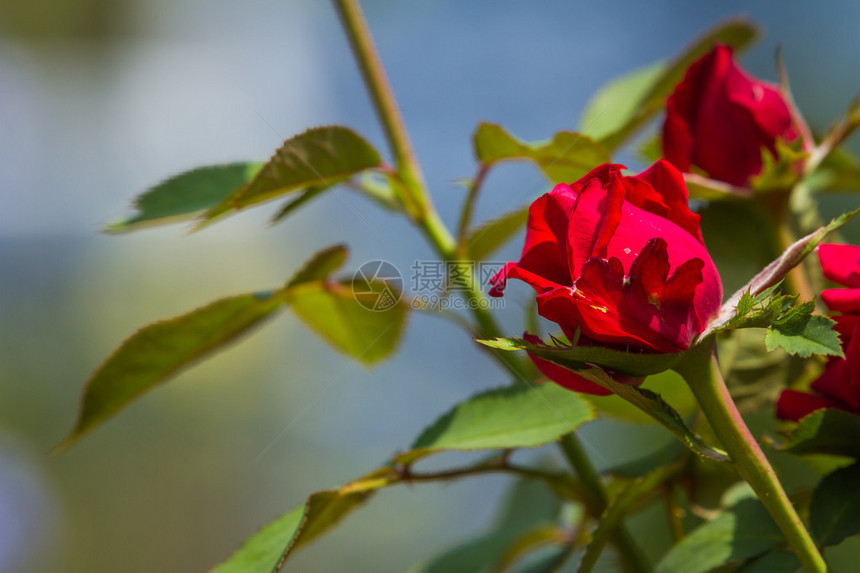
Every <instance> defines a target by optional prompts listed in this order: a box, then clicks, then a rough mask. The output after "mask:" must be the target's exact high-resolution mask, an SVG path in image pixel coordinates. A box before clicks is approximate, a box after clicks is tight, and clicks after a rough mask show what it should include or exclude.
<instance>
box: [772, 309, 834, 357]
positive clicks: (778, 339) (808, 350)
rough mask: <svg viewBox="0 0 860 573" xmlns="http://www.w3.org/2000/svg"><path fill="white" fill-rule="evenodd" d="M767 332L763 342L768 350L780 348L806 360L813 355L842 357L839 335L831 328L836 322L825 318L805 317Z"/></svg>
mask: <svg viewBox="0 0 860 573" xmlns="http://www.w3.org/2000/svg"><path fill="white" fill-rule="evenodd" d="M793 318H795V320H793V321H791V322H787V323H783V324H780V323H779V322H776V323H774V325H773V326H772V327H771V328H769V329H768V330H767V334H765V337H764V342H765V345H766V346H767V349H768V350H773V349H775V348H782V349H783V350H785V351H786V352H788V353H789V354H796V355H797V356H800V357H802V358H808V357H810V356H812V355H813V354H823V355H826V356H839V357H844V356H845V355H844V354H843V353H842V345H841V343H840V341H839V335H838V334H837V332H836V331H835V330H833V326H834V325H835V324H836V322H835V321H834V320H833V319H831V318H828V317H826V316H820V315H806V316H803V317H793Z"/></svg>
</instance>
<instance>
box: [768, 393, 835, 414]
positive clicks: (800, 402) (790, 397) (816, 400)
mask: <svg viewBox="0 0 860 573" xmlns="http://www.w3.org/2000/svg"><path fill="white" fill-rule="evenodd" d="M837 407H839V406H838V404H837V403H836V402H834V401H833V400H831V399H829V398H825V397H823V396H815V395H814V394H807V393H806V392H798V391H796V390H783V391H782V394H780V396H779V400H777V402H776V416H777V418H780V419H782V420H794V421H797V420H800V419H801V418H803V417H804V416H806V415H809V414H811V413H813V412H814V411H816V410H820V409H822V408H837ZM843 409H844V408H843Z"/></svg>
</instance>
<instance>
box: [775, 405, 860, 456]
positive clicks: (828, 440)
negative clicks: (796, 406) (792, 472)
mask: <svg viewBox="0 0 860 573" xmlns="http://www.w3.org/2000/svg"><path fill="white" fill-rule="evenodd" d="M782 449H784V450H785V451H787V452H791V453H793V454H830V455H834V456H849V457H852V458H856V459H860V416H858V415H857V414H853V413H851V412H845V411H843V410H839V409H836V408H823V409H820V410H816V411H814V412H812V413H811V414H808V415H806V416H804V417H803V418H801V420H800V422H799V423H798V425H797V427H796V428H795V429H794V431H793V432H792V434H791V437H790V439H789V440H788V441H787V442H786V443H785V445H784V446H783V448H782Z"/></svg>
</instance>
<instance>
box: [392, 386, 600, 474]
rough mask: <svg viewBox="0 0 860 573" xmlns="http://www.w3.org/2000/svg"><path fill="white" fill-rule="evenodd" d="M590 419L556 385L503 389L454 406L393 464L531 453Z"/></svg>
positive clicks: (581, 403) (586, 408)
mask: <svg viewBox="0 0 860 573" xmlns="http://www.w3.org/2000/svg"><path fill="white" fill-rule="evenodd" d="M594 417H595V416H594V411H593V409H592V407H591V404H589V403H588V402H587V401H586V400H585V399H583V398H582V397H581V396H580V395H579V394H577V393H576V392H571V391H569V390H565V389H564V388H562V387H561V386H558V385H556V384H553V383H546V384H537V385H532V384H526V383H520V384H517V385H515V386H505V387H503V388H496V389H493V390H488V391H486V392H481V393H480V394H477V395H475V396H472V397H471V398H469V399H467V400H465V401H464V402H461V403H459V404H457V405H456V406H454V408H452V409H451V410H450V411H448V412H447V413H446V414H445V415H444V416H442V417H440V418H439V419H437V420H436V421H435V422H434V423H433V424H432V425H431V426H430V427H428V428H427V429H426V430H424V432H422V433H421V435H420V436H419V437H418V438H417V439H416V440H415V442H414V443H413V444H412V448H411V450H410V451H407V452H405V453H403V454H400V456H399V457H398V460H399V461H400V462H401V463H405V464H408V463H411V462H412V461H414V460H416V459H419V458H421V457H424V456H426V455H429V454H432V453H435V452H438V451H445V450H461V451H469V450H485V449H503V448H533V447H537V446H542V445H544V444H547V443H549V442H552V441H555V440H557V439H559V438H560V437H561V436H563V435H564V434H566V433H568V432H571V431H573V430H575V429H576V428H578V427H579V426H581V425H582V424H584V423H586V422H589V421H591V420H593V419H594Z"/></svg>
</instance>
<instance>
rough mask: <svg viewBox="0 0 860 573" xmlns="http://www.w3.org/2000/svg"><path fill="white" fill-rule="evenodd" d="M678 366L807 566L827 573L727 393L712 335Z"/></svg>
mask: <svg viewBox="0 0 860 573" xmlns="http://www.w3.org/2000/svg"><path fill="white" fill-rule="evenodd" d="M675 370H677V372H678V373H679V374H680V375H681V376H683V377H684V379H685V380H686V381H687V384H689V386H690V389H691V390H692V391H693V394H694V395H695V397H696V400H697V401H698V402H699V405H700V406H701V408H702V411H703V412H704V414H705V417H706V418H707V419H708V423H710V425H711V428H713V430H714V433H715V434H716V436H717V438H718V439H719V440H720V442H722V444H723V447H724V448H725V449H726V451H727V452H728V453H729V455H730V456H731V458H732V461H734V462H735V467H736V469H737V470H738V473H740V476H741V477H742V478H743V479H744V480H745V481H746V482H747V483H748V484H749V485H750V486H751V487H752V488H753V490H754V491H755V492H756V494H757V495H758V498H759V500H761V502H762V504H763V505H764V506H765V508H766V509H767V511H768V512H769V513H770V515H771V517H773V519H774V521H776V523H777V525H778V526H779V528H780V530H781V531H782V533H783V535H785V538H786V540H787V541H788V544H789V546H790V547H791V548H792V549H793V550H794V552H795V553H796V554H797V557H798V558H799V559H800V562H801V564H802V565H803V567H804V569H805V570H806V571H807V572H809V573H825V572H826V571H827V564H826V563H825V562H824V558H823V557H822V556H821V553H819V551H818V549H817V548H816V546H815V542H814V541H813V540H812V537H811V536H810V535H809V532H808V531H807V530H806V528H805V527H804V525H803V522H802V521H801V520H800V517H799V516H798V515H797V511H795V509H794V506H793V505H792V503H791V500H790V499H789V498H788V495H786V493H785V490H784V489H783V488H782V484H780V482H779V478H778V477H777V476H776V472H774V470H773V467H771V465H770V462H769V461H768V459H767V457H765V455H764V452H762V450H761V447H759V445H758V442H757V441H756V439H755V438H754V437H753V435H752V434H751V433H750V431H749V428H747V426H746V423H745V422H744V420H743V418H742V417H741V414H740V412H738V409H737V406H735V403H734V401H733V400H732V398H731V396H730V395H729V390H728V388H727V387H726V383H725V380H723V377H722V374H721V373H720V368H719V364H718V362H717V356H716V343H715V341H714V338H713V337H709V339H707V340H705V341H703V342H702V343H700V344H698V345H697V346H695V347H693V348H692V349H690V350H689V351H688V352H687V353H686V354H685V355H684V358H682V360H681V362H680V363H679V364H678V365H676V367H675Z"/></svg>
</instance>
